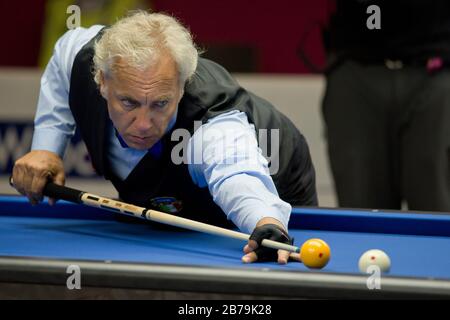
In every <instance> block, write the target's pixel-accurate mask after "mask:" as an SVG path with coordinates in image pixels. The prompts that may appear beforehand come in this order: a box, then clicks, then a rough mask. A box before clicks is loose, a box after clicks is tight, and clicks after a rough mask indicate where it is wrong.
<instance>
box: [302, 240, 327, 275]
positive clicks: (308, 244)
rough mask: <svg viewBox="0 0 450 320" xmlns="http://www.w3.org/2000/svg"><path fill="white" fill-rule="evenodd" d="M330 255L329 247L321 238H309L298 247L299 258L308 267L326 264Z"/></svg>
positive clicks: (319, 266)
mask: <svg viewBox="0 0 450 320" xmlns="http://www.w3.org/2000/svg"><path fill="white" fill-rule="evenodd" d="M330 257H331V252H330V247H329V246H328V244H327V243H326V242H325V241H323V240H321V239H309V240H307V241H305V243H303V245H302V247H301V248H300V259H301V261H302V262H303V264H304V265H305V266H307V267H308V268H312V269H321V268H323V267H325V266H326V265H327V263H328V261H330Z"/></svg>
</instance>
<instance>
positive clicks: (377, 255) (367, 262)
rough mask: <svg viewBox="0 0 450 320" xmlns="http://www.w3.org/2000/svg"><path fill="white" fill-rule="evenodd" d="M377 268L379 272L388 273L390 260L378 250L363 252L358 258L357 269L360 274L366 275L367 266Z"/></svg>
mask: <svg viewBox="0 0 450 320" xmlns="http://www.w3.org/2000/svg"><path fill="white" fill-rule="evenodd" d="M373 265H375V266H378V267H379V268H380V271H381V272H385V273H386V272H389V270H390V268H391V259H390V258H389V256H388V255H387V254H386V252H384V251H382V250H379V249H372V250H368V251H366V252H364V253H363V254H362V255H361V257H360V258H359V262H358V267H359V271H361V272H362V273H367V268H368V267H369V266H373Z"/></svg>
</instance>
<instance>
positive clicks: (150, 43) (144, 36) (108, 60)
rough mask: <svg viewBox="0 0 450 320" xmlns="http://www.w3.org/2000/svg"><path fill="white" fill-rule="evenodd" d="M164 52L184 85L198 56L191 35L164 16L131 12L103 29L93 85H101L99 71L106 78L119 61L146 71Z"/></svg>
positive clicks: (96, 47)
mask: <svg viewBox="0 0 450 320" xmlns="http://www.w3.org/2000/svg"><path fill="white" fill-rule="evenodd" d="M166 50H168V52H169V53H170V54H171V55H172V58H173V59H174V61H175V63H176V64H177V67H178V73H179V80H180V82H181V83H182V84H183V85H184V83H185V82H186V81H188V80H189V79H190V77H191V76H192V75H193V74H194V72H195V69H196V68H197V62H198V55H199V52H198V50H197V48H196V46H195V44H194V42H193V39H192V36H191V34H190V32H189V31H188V30H187V29H186V28H185V27H184V26H183V25H182V24H181V23H180V22H178V21H177V20H176V19H175V18H174V17H171V16H168V15H166V14H162V13H148V12H146V11H143V10H139V11H136V12H133V13H132V14H131V15H130V16H127V17H125V18H123V19H121V20H119V21H117V22H116V23H115V24H113V25H112V26H111V27H110V28H107V29H105V31H104V34H103V36H102V37H101V38H100V39H99V40H97V42H96V43H95V55H94V79H95V82H96V83H97V84H100V78H101V76H100V74H101V72H103V74H105V75H108V73H109V72H110V71H113V72H114V65H115V62H117V60H118V59H123V60H125V62H126V63H127V64H128V65H130V66H131V67H133V68H136V69H139V70H145V69H146V68H148V67H150V66H151V65H152V63H155V61H156V60H157V58H158V57H159V56H160V55H161V54H165V52H166Z"/></svg>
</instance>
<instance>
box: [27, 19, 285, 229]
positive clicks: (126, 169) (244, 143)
mask: <svg viewBox="0 0 450 320" xmlns="http://www.w3.org/2000/svg"><path fill="white" fill-rule="evenodd" d="M102 27H103V26H100V25H96V26H92V27H90V28H88V29H85V28H76V29H74V30H70V31H68V32H67V33H66V34H65V35H63V36H62V37H61V38H60V39H59V40H58V42H57V43H56V46H55V50H54V52H53V56H52V58H51V59H50V61H49V63H48V65H47V67H46V69H45V72H44V74H43V76H42V79H41V90H40V94H39V101H38V106H37V111H36V116H35V121H34V125H35V131H34V135H33V142H32V147H31V149H32V150H48V151H52V152H55V153H57V154H58V155H59V156H60V157H61V158H62V157H63V155H64V152H65V150H66V147H67V144H68V142H69V140H70V138H71V137H72V136H73V134H74V132H75V120H74V118H73V116H72V113H71V111H70V107H69V104H68V95H69V87H70V77H71V71H72V65H73V63H74V60H75V56H76V55H77V53H78V52H79V51H80V49H81V48H82V47H83V46H84V45H85V44H86V43H87V42H88V41H89V40H91V39H92V38H93V37H94V36H95V35H96V34H97V33H98V32H99V30H100V29H101V28H102ZM175 120H176V115H175V117H174V118H173V119H172V121H171V122H170V124H169V128H168V130H170V129H171V128H172V127H173V125H174V123H175ZM109 129H110V130H109V137H108V141H109V148H108V159H109V160H110V163H111V164H112V169H113V170H114V172H115V174H117V176H119V177H120V178H121V179H126V177H127V176H128V175H129V173H130V172H131V171H132V170H133V168H134V167H135V166H136V165H137V164H138V163H139V161H140V160H141V159H142V157H143V156H144V155H145V154H146V152H147V151H145V150H144V151H142V150H135V149H132V148H124V147H123V146H122V145H121V144H120V142H119V139H118V138H117V136H116V135H115V132H114V128H113V127H112V125H111V126H110V128H109ZM187 154H188V157H187V158H188V159H189V160H190V162H189V163H190V164H188V169H189V173H190V175H191V178H192V181H193V182H194V183H195V184H196V185H198V186H199V187H208V188H209V191H210V193H211V195H212V197H213V200H214V202H215V203H216V204H217V205H218V206H219V207H220V208H221V209H222V210H223V211H224V212H225V214H226V215H227V218H228V219H229V220H231V221H233V223H235V224H236V225H237V226H238V228H239V229H240V230H242V231H243V232H247V233H251V232H252V231H253V229H254V228H255V226H256V224H257V222H258V221H259V220H260V219H262V218H264V217H272V218H275V219H277V220H279V221H280V222H281V223H282V224H283V225H284V226H285V227H286V228H287V224H288V221H289V216H290V213H291V206H290V204H288V203H287V202H285V201H282V200H281V199H280V198H279V196H278V192H277V190H276V188H275V184H274V183H273V180H272V178H271V177H270V174H269V169H268V162H267V160H266V159H265V158H264V157H263V155H262V154H261V150H260V149H259V147H258V144H257V140H256V131H255V128H254V126H253V125H252V124H250V123H249V122H248V119H247V116H246V114H245V113H242V112H239V111H232V112H229V113H226V114H222V115H220V116H217V117H215V118H213V119H210V120H209V121H208V122H207V123H206V124H203V125H201V126H200V128H199V129H198V130H197V131H195V133H194V135H193V136H192V137H191V138H190V139H189V140H188V142H187ZM198 159H201V160H202V161H198Z"/></svg>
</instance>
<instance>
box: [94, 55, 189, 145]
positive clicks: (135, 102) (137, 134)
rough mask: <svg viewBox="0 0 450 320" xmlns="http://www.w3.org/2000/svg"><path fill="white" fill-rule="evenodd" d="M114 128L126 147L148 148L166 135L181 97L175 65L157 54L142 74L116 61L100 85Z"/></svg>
mask: <svg viewBox="0 0 450 320" xmlns="http://www.w3.org/2000/svg"><path fill="white" fill-rule="evenodd" d="M100 87H101V91H102V95H103V97H104V98H105V99H106V100H107V101H108V112H109V117H110V118H111V121H112V122H113V124H114V127H115V128H116V129H117V131H118V132H119V134H120V135H121V136H122V138H123V139H124V140H125V142H126V143H127V145H128V146H130V147H131V148H134V149H139V150H145V149H149V148H151V147H152V146H153V145H154V144H155V143H156V142H158V140H160V139H161V138H162V136H163V135H164V133H165V132H166V129H167V126H168V124H169V122H170V120H171V119H172V117H173V116H174V114H175V112H176V109H177V105H178V103H179V101H180V99H181V96H182V92H183V91H182V88H180V84H179V79H178V71H177V68H176V63H175V62H174V61H173V59H172V58H171V57H170V55H168V54H165V55H164V54H161V58H159V59H158V60H157V61H156V62H155V63H154V64H153V66H152V67H150V68H148V69H146V70H145V71H140V70H137V69H134V68H131V67H130V66H129V65H128V64H127V63H126V62H125V61H123V60H119V61H118V62H117V64H116V68H115V71H114V73H113V74H111V75H109V76H104V77H103V81H102V83H101V85H100Z"/></svg>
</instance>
